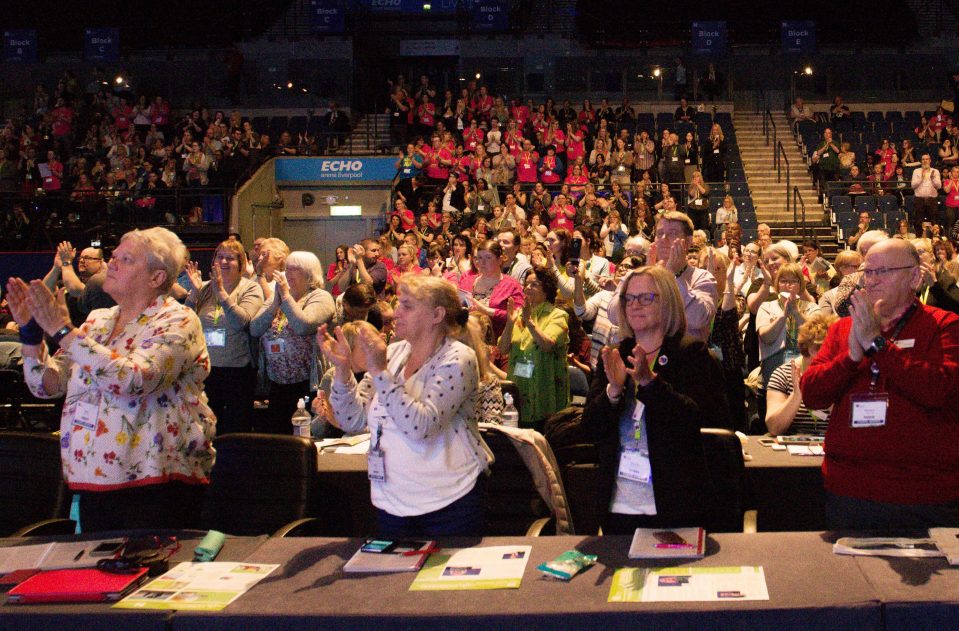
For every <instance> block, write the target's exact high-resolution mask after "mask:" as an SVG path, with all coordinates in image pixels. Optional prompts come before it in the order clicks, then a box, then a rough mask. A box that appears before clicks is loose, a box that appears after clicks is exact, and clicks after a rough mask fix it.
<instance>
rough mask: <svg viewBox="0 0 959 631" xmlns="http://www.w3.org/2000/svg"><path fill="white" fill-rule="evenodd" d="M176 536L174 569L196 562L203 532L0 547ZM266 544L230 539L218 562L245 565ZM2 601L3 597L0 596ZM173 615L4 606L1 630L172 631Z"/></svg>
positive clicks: (102, 607) (93, 606)
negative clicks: (170, 626)
mask: <svg viewBox="0 0 959 631" xmlns="http://www.w3.org/2000/svg"><path fill="white" fill-rule="evenodd" d="M147 534H149V535H160V536H166V535H176V537H177V540H178V542H179V543H180V548H179V550H177V551H176V552H175V553H174V554H173V555H172V556H171V557H170V564H171V566H172V565H174V564H176V563H179V562H181V561H191V560H193V549H194V548H195V547H196V546H197V545H198V544H199V543H200V541H202V540H203V536H204V535H205V534H206V532H203V531H186V532H184V531H179V532H174V531H150V532H146V531H124V532H98V533H92V534H89V535H76V536H55V537H24V538H19V539H15V538H7V539H0V546H12V545H26V544H34V543H47V542H50V541H81V540H94V539H117V538H121V537H136V536H138V535H147ZM266 540H267V537H266V536H265V535H264V536H259V537H232V536H228V537H227V538H226V541H224V543H223V548H222V549H221V550H220V554H219V556H218V557H217V560H219V561H243V560H245V559H246V558H247V557H249V556H250V555H252V554H253V553H254V552H255V551H256V549H257V548H259V547H260V546H261V545H263V543H264V542H265V541H266ZM0 598H2V595H0ZM172 616H173V612H170V611H139V610H132V609H110V604H107V603H69V604H44V605H14V604H5V605H4V606H2V607H0V629H4V630H6V629H10V630H11V631H13V630H16V631H28V630H30V629H38V630H42V631H49V630H50V629H56V631H118V630H120V629H136V630H137V631H169V624H170V619H171V618H172Z"/></svg>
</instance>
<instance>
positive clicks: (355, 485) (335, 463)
mask: <svg viewBox="0 0 959 631" xmlns="http://www.w3.org/2000/svg"><path fill="white" fill-rule="evenodd" d="M759 438H760V437H759V436H750V437H749V442H748V445H747V446H746V453H747V454H749V456H750V459H749V460H747V461H746V486H747V494H748V496H749V500H748V502H747V503H748V508H755V509H757V510H758V527H759V530H761V531H802V530H811V531H818V530H825V529H826V521H825V495H824V491H823V485H822V461H823V459H822V457H821V456H792V455H790V454H789V453H787V452H786V451H774V450H773V449H772V448H771V447H766V446H763V445H761V444H759ZM317 468H318V474H317V491H316V497H317V506H318V510H319V512H320V517H321V519H323V520H324V522H325V524H324V525H325V526H326V527H328V530H327V531H326V532H329V533H331V534H337V535H341V536H363V535H366V534H369V533H371V532H374V529H375V526H376V519H375V514H374V512H373V507H372V505H371V504H370V483H369V480H368V479H367V477H366V456H365V455H362V454H341V453H334V452H330V451H324V452H321V453H320V454H319V455H318V457H317Z"/></svg>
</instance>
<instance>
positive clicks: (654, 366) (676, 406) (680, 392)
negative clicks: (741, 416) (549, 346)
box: [583, 266, 728, 534]
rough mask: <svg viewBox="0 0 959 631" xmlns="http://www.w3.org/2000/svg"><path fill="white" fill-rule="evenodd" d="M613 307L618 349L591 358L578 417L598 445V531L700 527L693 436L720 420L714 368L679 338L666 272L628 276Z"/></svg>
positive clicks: (702, 487)
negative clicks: (616, 313)
mask: <svg viewBox="0 0 959 631" xmlns="http://www.w3.org/2000/svg"><path fill="white" fill-rule="evenodd" d="M614 301H615V302H614V303H611V304H610V308H611V309H612V308H616V309H618V311H619V322H620V325H619V333H620V337H621V338H622V342H620V344H619V348H614V347H611V346H607V347H604V348H603V350H602V351H601V353H600V362H599V366H598V367H597V370H596V372H595V377H594V378H593V383H592V385H591V388H590V393H589V398H588V399H587V403H586V408H585V409H584V411H583V425H584V428H586V429H587V430H588V431H591V432H592V433H593V435H594V436H596V437H597V438H598V441H599V471H600V480H601V482H600V486H599V489H598V494H599V502H600V504H599V505H600V506H601V507H602V508H603V510H604V511H606V514H605V515H603V518H602V519H601V523H602V525H603V533H604V534H629V533H632V532H633V530H634V529H636V528H640V527H651V528H663V527H678V526H693V525H699V524H703V523H704V519H705V517H706V503H707V498H708V497H709V496H710V491H709V488H708V480H707V478H706V468H705V462H704V458H703V447H702V443H701V441H700V438H699V430H700V428H701V427H709V426H715V425H716V423H714V422H713V421H714V419H723V423H724V422H725V419H727V418H728V410H727V406H726V398H725V396H724V395H723V392H724V386H723V376H722V372H721V369H720V367H719V364H718V363H717V362H716V360H715V359H713V357H712V356H711V355H710V354H709V351H708V349H707V347H706V344H705V343H703V342H701V341H698V340H695V339H693V338H690V337H685V333H686V315H685V311H684V309H683V302H682V299H681V298H680V295H679V289H678V288H677V285H676V279H675V278H674V277H673V275H672V274H671V273H670V272H669V271H668V270H667V269H666V268H664V267H659V266H649V267H641V268H639V269H636V270H633V271H632V272H630V274H629V275H628V276H627V277H626V279H625V281H623V283H622V285H621V286H620V290H619V291H618V292H617V295H616V296H615V297H614ZM720 425H722V423H720Z"/></svg>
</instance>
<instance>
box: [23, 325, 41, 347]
mask: <svg viewBox="0 0 959 631" xmlns="http://www.w3.org/2000/svg"><path fill="white" fill-rule="evenodd" d="M41 342H43V329H41V328H40V325H39V324H37V321H36V320H34V319H33V318H30V321H29V322H27V323H26V324H24V325H23V326H22V327H20V343H21V344H23V345H24V346H36V345H37V344H40V343H41Z"/></svg>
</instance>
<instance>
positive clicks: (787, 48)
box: [782, 20, 816, 55]
mask: <svg viewBox="0 0 959 631" xmlns="http://www.w3.org/2000/svg"><path fill="white" fill-rule="evenodd" d="M782 48H783V52H784V53H800V54H803V55H813V54H815V53H816V23H815V22H813V21H812V20H798V21H788V22H786V21H784V22H783V23H782Z"/></svg>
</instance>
